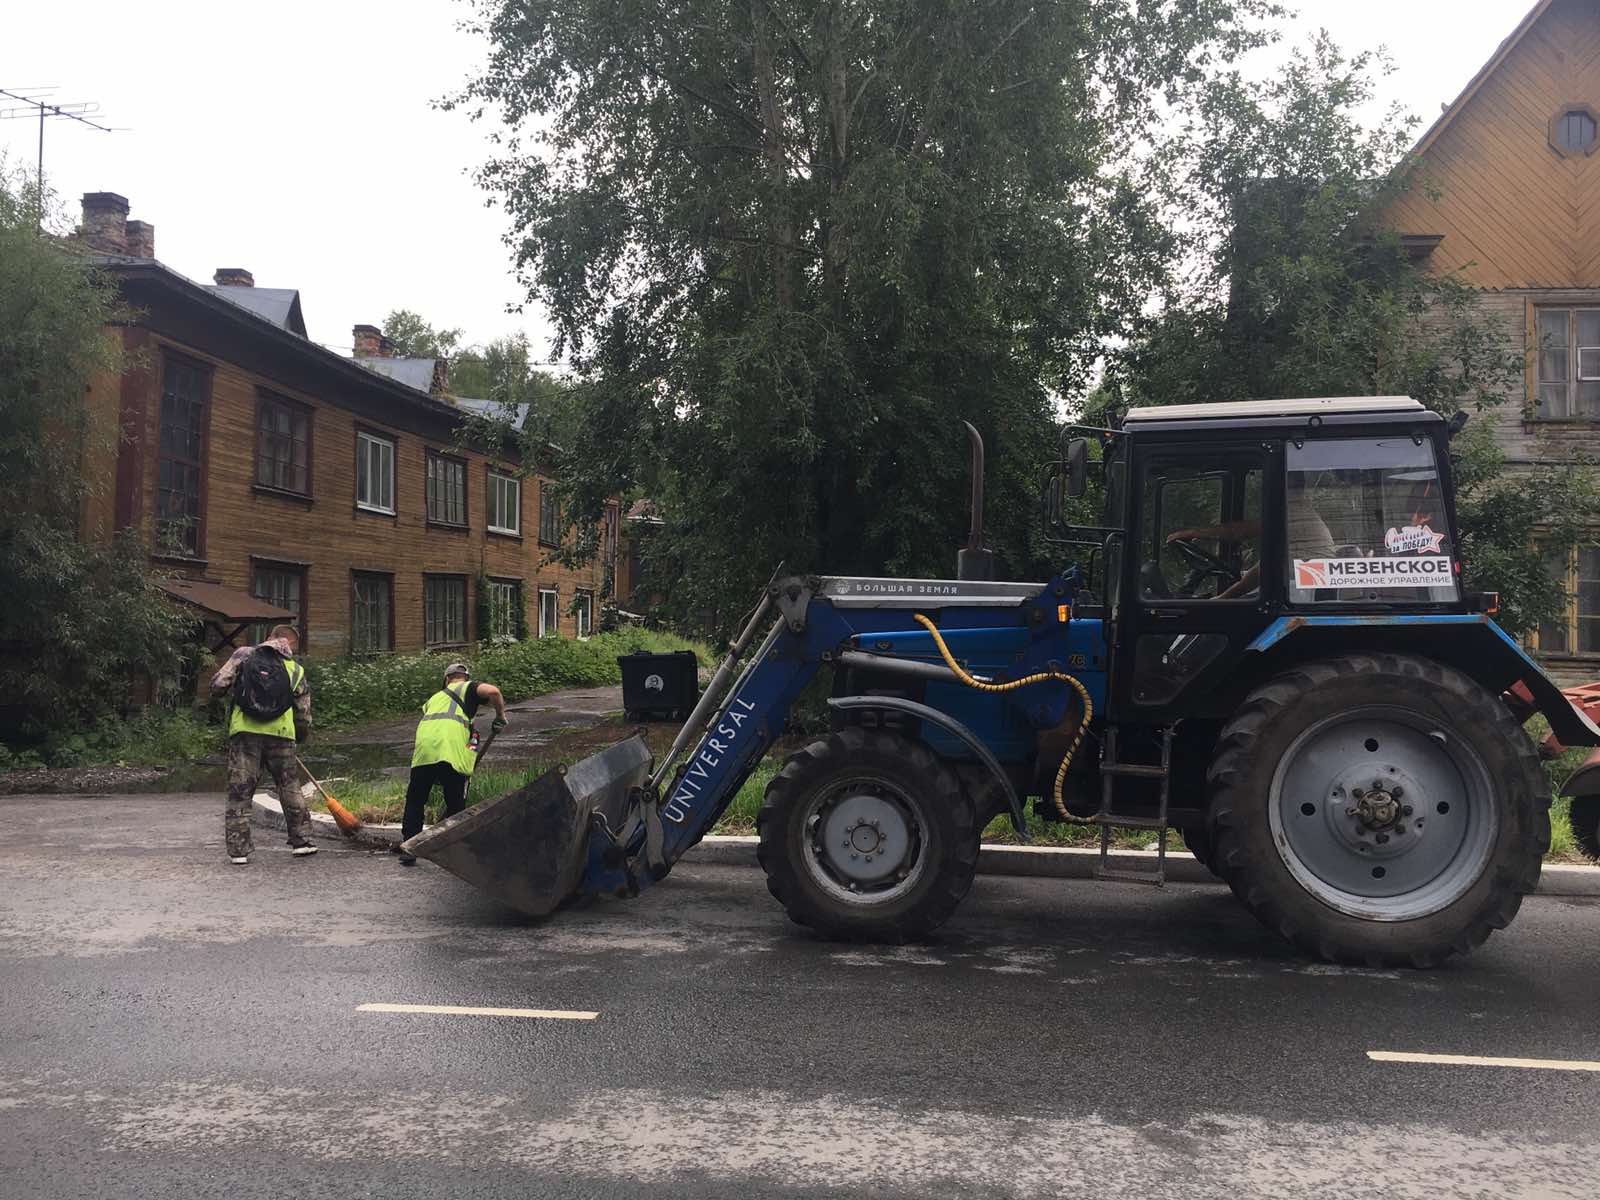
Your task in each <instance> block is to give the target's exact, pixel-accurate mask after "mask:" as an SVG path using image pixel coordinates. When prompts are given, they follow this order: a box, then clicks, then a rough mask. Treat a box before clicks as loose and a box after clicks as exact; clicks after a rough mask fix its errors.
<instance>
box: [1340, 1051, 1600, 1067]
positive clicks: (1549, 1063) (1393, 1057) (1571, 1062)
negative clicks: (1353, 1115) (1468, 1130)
mask: <svg viewBox="0 0 1600 1200" xmlns="http://www.w3.org/2000/svg"><path fill="white" fill-rule="evenodd" d="M1367 1057H1368V1058H1370V1059H1371V1060H1372V1061H1373V1062H1401V1063H1438V1064H1440V1065H1442V1066H1447V1067H1519V1068H1521V1069H1522V1070H1525V1071H1600V1062H1588V1061H1586V1060H1584V1059H1576V1058H1483V1057H1480V1056H1478V1055H1476V1054H1408V1053H1404V1052H1402V1051H1399V1050H1368V1051H1367Z"/></svg>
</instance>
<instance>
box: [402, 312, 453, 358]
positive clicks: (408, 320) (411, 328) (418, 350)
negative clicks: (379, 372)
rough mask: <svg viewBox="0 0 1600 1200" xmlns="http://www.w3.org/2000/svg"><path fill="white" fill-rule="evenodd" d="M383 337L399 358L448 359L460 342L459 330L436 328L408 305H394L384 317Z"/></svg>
mask: <svg viewBox="0 0 1600 1200" xmlns="http://www.w3.org/2000/svg"><path fill="white" fill-rule="evenodd" d="M383 336H384V337H386V338H388V339H389V340H390V341H391V342H393V343H394V352H395V353H396V354H398V355H399V356H400V357H402V358H449V357H450V356H451V355H452V354H454V353H455V350H456V347H457V346H458V345H460V344H461V330H459V329H435V328H434V327H433V326H432V325H430V324H428V322H427V321H425V320H423V319H422V317H420V316H418V315H417V314H416V313H414V312H412V311H411V310H410V309H409V308H397V309H395V310H394V311H393V312H391V313H390V314H389V315H388V316H387V317H385V318H384V319H383Z"/></svg>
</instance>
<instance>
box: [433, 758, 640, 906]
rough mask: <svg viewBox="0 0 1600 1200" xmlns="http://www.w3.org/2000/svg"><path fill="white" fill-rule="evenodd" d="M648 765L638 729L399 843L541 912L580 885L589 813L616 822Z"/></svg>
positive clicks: (492, 891)
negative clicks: (567, 764) (596, 751)
mask: <svg viewBox="0 0 1600 1200" xmlns="http://www.w3.org/2000/svg"><path fill="white" fill-rule="evenodd" d="M649 770H650V749H649V747H648V746H646V745H645V742H644V739H643V738H642V737H639V736H637V735H635V736H634V737H631V738H628V739H627V740H626V741H623V742H618V743H617V744H616V745H615V746H611V747H609V748H608V749H605V750H602V751H600V752H599V753H598V754H591V755H590V756H589V757H588V758H585V759H583V760H581V761H579V762H576V763H573V764H572V766H570V767H567V768H565V769H564V770H563V769H560V768H558V769H556V770H554V771H546V772H545V773H544V774H543V775H541V776H539V778H537V779H535V780H533V781H532V782H531V783H528V784H525V785H524V786H522V787H520V788H518V789H517V790H516V791H514V792H509V793H507V794H506V795H504V796H501V797H500V798H499V799H498V800H491V801H489V802H488V803H487V804H478V805H475V806H473V807H472V808H469V809H467V810H466V811H465V812H461V813H457V814H456V815H455V816H453V817H451V818H450V819H449V820H447V821H442V822H440V823H439V824H438V825H435V826H433V827H432V828H431V829H424V830H423V831H422V832H421V833H419V834H417V836H416V837H414V838H411V839H410V840H409V841H407V842H406V843H405V844H404V846H402V847H401V848H402V849H403V850H404V851H405V852H406V853H407V854H414V855H416V856H417V857H418V858H426V859H428V860H429V861H430V862H435V863H438V864H439V865H440V866H441V867H443V868H444V869H445V870H446V871H449V872H450V873H451V874H452V875H457V876H460V877H461V878H462V879H465V880H466V881H467V882H468V883H470V884H473V885H475V886H476V887H479V888H481V889H483V890H484V891H485V892H487V893H489V895H491V896H493V897H494V898H495V899H496V900H499V901H501V902H502V903H504V904H509V905H510V906H511V907H512V908H517V909H521V910H522V911H523V912H525V913H527V914H529V915H530V916H535V917H542V916H544V915H545V914H546V913H548V912H551V911H552V910H554V909H555V907H556V906H557V905H558V904H560V903H561V902H562V901H563V900H565V899H566V898H567V897H568V896H570V895H572V894H573V893H574V892H575V891H577V890H578V884H579V881H580V880H581V879H582V878H583V871H584V867H585V866H586V865H587V863H588V858H589V816H590V814H591V813H593V812H594V811H595V810H597V809H598V810H599V811H601V812H603V813H604V814H605V815H606V819H607V821H609V822H610V824H611V828H613V829H618V828H620V827H621V825H622V821H623V817H624V815H625V813H626V809H627V804H628V791H629V789H630V788H634V787H638V786H639V785H640V784H642V783H644V781H645V779H646V777H647V776H648V774H649Z"/></svg>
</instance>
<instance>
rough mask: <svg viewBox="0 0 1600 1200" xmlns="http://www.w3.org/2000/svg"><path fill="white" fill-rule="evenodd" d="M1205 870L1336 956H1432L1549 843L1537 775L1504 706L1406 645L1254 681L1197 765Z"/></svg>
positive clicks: (1468, 936) (1517, 890) (1530, 882)
mask: <svg viewBox="0 0 1600 1200" xmlns="http://www.w3.org/2000/svg"><path fill="white" fill-rule="evenodd" d="M1207 779H1208V781H1209V783H1210V787H1211V814H1212V833H1213V836H1214V838H1215V850H1214V857H1213V868H1214V869H1215V870H1216V872H1217V873H1218V874H1219V875H1221V876H1222V878H1224V879H1225V880H1227V882H1228V884H1229V885H1230V886H1231V887H1232V888H1233V891H1234V893H1235V894H1236V895H1237V896H1238V897H1239V898H1240V899H1241V900H1243V901H1244V903H1245V904H1246V906H1248V907H1249V908H1250V910H1251V911H1252V912H1254V913H1255V914H1256V916H1257V917H1259V918H1260V919H1261V920H1262V922H1264V923H1265V924H1266V925H1267V926H1268V927H1269V928H1272V929H1275V930H1277V931H1278V932H1279V933H1281V934H1283V935H1284V936H1285V937H1287V938H1289V939H1290V940H1292V941H1294V942H1295V943H1296V944H1297V945H1299V946H1301V947H1302V948H1304V949H1306V950H1308V951H1310V952H1311V953H1313V954H1317V955H1320V956H1321V957H1323V958H1326V959H1329V960H1332V961H1336V962H1352V963H1364V964H1367V965H1370V966H1390V965H1410V966H1417V967H1426V966H1432V965H1434V964H1436V963H1438V962H1440V961H1442V960H1443V959H1445V958H1447V957H1449V956H1450V955H1452V954H1457V953H1465V952H1467V951H1469V950H1471V949H1472V948H1473V947H1475V946H1477V945H1479V944H1480V943H1482V942H1483V940H1484V939H1485V938H1487V937H1488V936H1489V934H1490V933H1491V932H1492V931H1493V930H1496V929H1504V928H1505V927H1506V925H1508V924H1509V923H1510V921H1511V919H1512V917H1514V916H1515V915H1516V912H1517V909H1518V907H1519V906H1520V905H1521V903H1522V897H1523V895H1525V894H1526V893H1528V892H1531V891H1532V890H1533V889H1534V887H1535V886H1536V885H1537V884H1538V882H1539V868H1540V863H1541V861H1542V860H1543V857H1544V854H1545V851H1546V850H1548V849H1549V847H1550V785H1549V782H1548V780H1547V779H1546V778H1545V774H1544V771H1543V770H1542V769H1541V767H1540V766H1539V763H1538V760H1537V759H1536V758H1535V756H1534V752H1533V747H1532V745H1531V743H1530V742H1529V741H1528V738H1527V737H1526V735H1524V734H1523V732H1522V730H1521V729H1519V728H1518V726H1517V723H1516V721H1515V720H1514V719H1513V718H1512V717H1511V715H1510V713H1509V712H1508V711H1507V710H1506V707H1505V705H1503V704H1501V703H1500V702H1499V700H1498V699H1496V698H1495V697H1494V696H1492V695H1490V694H1489V693H1488V692H1487V691H1485V690H1484V689H1483V688H1481V687H1479V686H1478V685H1477V684H1476V683H1474V682H1473V681H1472V680H1471V679H1469V678H1467V677H1466V676H1465V675H1463V674H1461V673H1460V672H1458V671H1455V670H1452V669H1451V668H1449V667H1445V666H1442V665H1441V664H1439V663H1436V662H1432V661H1429V660H1427V659H1421V658H1412V657H1408V656H1403V655H1392V654H1374V655H1351V656H1348V657H1341V658H1332V659H1325V660H1322V661H1318V662H1310V663H1306V664H1304V665H1302V666H1298V667H1296V668H1295V669H1293V670H1291V671H1289V672H1287V673H1285V674H1283V675H1280V676H1278V677H1277V678H1276V679H1273V680H1272V681H1270V682H1269V683H1267V684H1264V685H1263V686H1261V687H1259V688H1257V689H1256V690H1255V691H1254V692H1252V693H1251V694H1250V696H1249V697H1248V698H1247V699H1246V700H1245V702H1244V704H1243V705H1242V706H1241V707H1240V709H1239V711H1238V712H1237V713H1236V714H1235V715H1234V717H1233V718H1232V720H1230V721H1229V722H1228V724H1227V726H1226V727H1225V728H1224V729H1223V731H1222V736H1221V738H1220V739H1219V741H1218V744H1217V753H1216V756H1215V758H1214V759H1213V761H1212V764H1211V768H1210V770H1209V772H1208V773H1207Z"/></svg>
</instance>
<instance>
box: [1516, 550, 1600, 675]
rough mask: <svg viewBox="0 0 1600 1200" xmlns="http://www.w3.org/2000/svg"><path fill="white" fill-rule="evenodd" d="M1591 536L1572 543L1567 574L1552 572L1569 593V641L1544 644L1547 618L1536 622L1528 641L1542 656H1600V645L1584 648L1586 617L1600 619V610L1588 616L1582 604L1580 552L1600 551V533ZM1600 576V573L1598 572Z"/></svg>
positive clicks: (1565, 614)
mask: <svg viewBox="0 0 1600 1200" xmlns="http://www.w3.org/2000/svg"><path fill="white" fill-rule="evenodd" d="M1587 537H1588V538H1593V539H1594V540H1586V539H1580V540H1579V541H1578V542H1577V543H1575V544H1574V545H1572V546H1570V547H1568V549H1567V552H1566V554H1567V562H1566V571H1565V573H1564V575H1562V576H1560V577H1556V576H1554V575H1553V574H1552V578H1553V579H1554V580H1555V582H1557V583H1559V584H1560V585H1561V587H1562V590H1563V591H1564V592H1565V593H1566V603H1565V606H1564V608H1563V611H1562V634H1563V636H1564V637H1565V639H1566V645H1565V646H1564V647H1562V648H1561V649H1559V650H1557V649H1550V648H1547V647H1546V646H1545V645H1544V628H1543V626H1544V623H1543V622H1541V623H1540V624H1539V625H1536V626H1534V627H1533V628H1532V629H1530V630H1529V631H1528V633H1527V634H1526V639H1525V641H1526V645H1527V647H1528V650H1529V652H1530V653H1533V654H1536V655H1538V656H1540V657H1541V658H1560V659H1582V660H1587V661H1594V660H1596V659H1600V649H1596V650H1584V649H1582V648H1581V639H1582V636H1583V632H1582V630H1583V622H1584V620H1585V619H1588V620H1595V621H1600V610H1597V611H1595V612H1594V613H1593V614H1591V615H1589V616H1588V617H1587V618H1586V617H1585V614H1584V613H1583V611H1582V608H1581V607H1580V606H1581V605H1582V602H1583V594H1582V590H1581V585H1582V583H1583V580H1582V578H1581V574H1580V572H1581V567H1580V562H1581V559H1580V557H1579V556H1580V552H1581V551H1583V550H1584V549H1590V550H1596V551H1600V536H1597V534H1595V533H1590V534H1589V535H1587ZM1547 557H1548V556H1547ZM1597 578H1600V576H1597Z"/></svg>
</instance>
